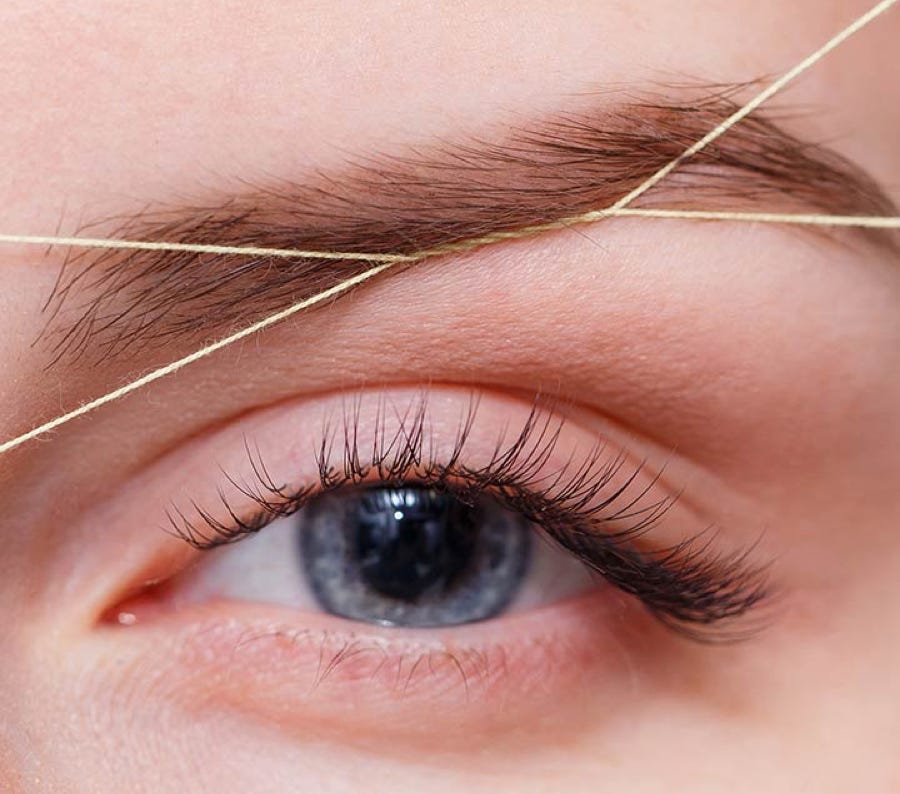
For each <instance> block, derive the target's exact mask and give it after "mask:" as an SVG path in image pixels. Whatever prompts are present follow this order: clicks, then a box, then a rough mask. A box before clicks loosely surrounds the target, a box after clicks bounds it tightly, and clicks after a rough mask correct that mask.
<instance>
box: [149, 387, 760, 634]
mask: <svg viewBox="0 0 900 794" xmlns="http://www.w3.org/2000/svg"><path fill="white" fill-rule="evenodd" d="M360 406H361V403H360V401H359V399H357V400H356V401H355V402H354V404H353V406H352V408H351V409H349V410H347V408H346V406H345V411H344V415H343V420H342V423H341V425H340V426H339V427H330V426H328V425H326V427H325V428H323V433H322V437H321V442H320V444H319V445H318V448H317V451H316V453H315V455H316V470H317V476H318V482H317V483H315V484H306V485H303V486H301V487H299V488H297V489H291V488H290V487H289V486H288V485H286V484H282V483H280V482H278V481H276V479H275V478H274V477H273V475H272V473H271V472H270V470H269V468H268V467H267V465H266V463H265V461H264V459H263V456H262V453H261V451H260V450H259V448H258V446H251V443H250V441H249V440H248V439H246V438H245V440H244V447H245V451H246V453H247V455H248V458H249V463H250V472H251V477H252V480H253V482H250V481H248V480H239V479H237V478H236V477H234V476H232V475H230V474H228V473H227V472H224V471H223V474H224V476H225V478H226V480H227V481H228V483H229V484H230V485H231V486H232V487H234V488H235V489H237V491H238V492H239V493H240V494H241V495H242V496H243V497H246V498H247V499H249V500H250V501H252V502H253V503H254V504H255V510H254V512H253V513H251V514H250V515H246V514H242V513H241V511H239V510H236V509H235V508H234V507H233V506H232V505H231V503H230V502H229V500H228V498H227V497H226V495H225V492H224V489H222V488H221V487H220V488H219V489H218V495H219V499H220V500H221V505H222V507H223V508H224V511H225V518H224V519H220V518H216V517H215V516H214V515H213V511H211V510H209V509H205V508H203V507H201V506H200V505H198V504H196V503H192V505H191V506H192V509H193V511H194V514H195V517H191V518H189V517H188V516H187V515H186V514H185V511H184V510H182V509H179V508H178V507H175V506H174V505H173V507H172V509H171V510H170V511H169V512H168V514H167V515H168V518H169V521H170V526H169V527H167V528H165V530H166V531H168V532H170V534H174V535H175V536H176V537H178V538H180V539H182V540H184V541H185V542H187V543H188V544H189V545H191V546H192V547H194V548H195V549H198V550H208V549H213V548H216V547H218V546H222V545H227V544H232V543H235V542H238V541H240V540H242V539H244V538H246V537H248V536H250V535H253V534H255V533H257V532H260V531H262V530H264V529H265V528H266V527H267V526H268V525H269V524H270V523H271V522H272V521H274V520H276V519H278V518H283V517H285V516H289V515H291V514H293V513H295V512H297V511H299V510H301V509H302V508H303V507H305V506H306V505H307V504H308V503H309V502H310V501H311V500H312V499H314V498H316V497H317V496H319V495H321V494H324V493H327V492H337V491H340V490H341V489H343V488H353V487H366V486H378V485H391V486H393V487H399V486H401V485H408V484H416V485H419V486H424V487H429V488H434V489H437V490H443V491H445V492H448V493H451V494H452V495H454V496H455V497H456V498H458V499H460V500H461V501H464V502H471V501H473V500H474V499H476V498H478V497H479V496H482V495H484V494H489V495H491V496H493V497H494V498H495V499H497V501H498V502H499V503H500V504H502V505H503V506H504V507H506V508H507V509H510V510H512V511H515V512H518V513H520V514H521V515H523V516H524V517H525V518H526V519H527V520H529V521H530V522H532V523H533V524H536V525H537V526H538V527H539V528H540V529H541V530H542V532H543V534H544V535H546V536H547V537H548V538H549V539H550V540H551V541H553V542H554V543H555V544H556V545H558V546H560V547H561V548H562V549H564V550H566V551H568V552H569V553H570V554H572V555H574V556H575V557H577V558H578V559H579V560H580V561H581V562H583V563H584V564H585V565H586V566H587V567H588V568H589V569H590V570H592V571H594V572H595V573H598V574H599V575H600V576H602V577H603V578H604V579H605V580H606V581H608V582H609V583H611V584H612V585H613V586H615V587H617V588H618V589H619V590H621V591H623V592H626V593H629V594H631V595H633V596H635V597H636V598H637V599H639V600H640V601H641V602H642V603H643V604H644V606H645V607H646V608H647V609H648V610H649V611H650V612H651V613H652V614H653V615H654V616H655V617H657V618H658V619H659V620H660V621H661V622H662V623H664V624H665V625H667V626H669V627H670V628H673V629H674V630H676V631H678V632H680V633H682V634H684V635H686V636H688V637H691V638H693V639H698V640H703V641H722V640H733V639H740V638H742V637H744V636H748V635H749V634H750V633H751V632H750V631H749V630H745V629H741V628H739V627H738V628H736V626H735V624H736V622H737V620H738V619H739V618H742V617H744V616H745V615H747V614H748V613H749V612H750V611H751V610H753V609H754V608H755V607H756V606H758V605H759V604H760V603H762V602H765V601H768V600H769V599H770V596H771V594H772V589H771V588H770V586H769V582H768V571H767V567H768V566H758V565H755V564H752V563H750V562H749V561H748V560H749V554H750V551H752V549H750V550H746V551H742V552H740V553H738V554H732V555H730V556H723V555H719V554H717V553H715V552H714V551H712V549H711V545H712V541H713V539H714V533H711V532H710V530H709V529H706V530H703V531H701V532H700V533H698V534H696V535H694V536H693V537H690V538H688V539H685V540H683V541H680V542H678V543H676V544H674V545H671V546H669V547H665V548H661V549H656V550H653V551H647V550H644V549H640V548H638V547H637V546H636V545H635V541H638V540H639V539H641V538H642V537H643V536H644V535H645V534H646V533H647V532H649V531H650V530H651V529H652V528H653V527H655V526H656V525H658V524H659V523H660V522H661V520H662V519H663V517H664V516H665V515H666V513H667V512H668V511H669V509H670V508H671V507H672V506H673V505H674V503H675V501H676V500H677V499H678V498H679V496H680V494H674V495H671V494H670V495H667V496H664V497H660V498H657V499H653V498H651V499H648V498H647V497H648V496H651V497H652V493H651V492H652V490H653V489H654V487H655V486H656V485H657V483H658V482H659V479H660V476H661V472H660V473H659V474H657V475H656V476H654V477H652V478H651V479H650V482H649V483H648V484H646V485H638V484H637V479H638V477H639V475H640V474H641V472H642V471H643V470H644V467H645V464H644V463H641V464H639V465H638V466H636V467H635V469H634V470H633V471H630V472H625V471H624V466H625V464H626V461H627V455H626V452H625V451H624V450H619V451H616V452H611V451H610V450H609V449H608V447H607V445H606V443H605V442H603V441H602V440H601V441H598V443H597V444H596V445H595V446H594V448H593V449H591V450H590V452H589V453H588V454H587V455H586V456H584V458H583V459H578V460H576V459H575V458H574V457H573V456H570V457H569V458H568V460H567V462H566V463H564V464H563V465H561V466H559V468H557V469H555V470H553V471H550V472H546V471H545V469H546V467H547V465H548V462H549V461H550V460H551V459H552V457H553V456H554V454H555V453H556V452H557V447H558V444H559V439H560V435H561V432H562V430H563V428H564V426H565V424H566V419H565V418H564V417H562V416H561V415H558V414H556V413H555V411H554V410H553V409H554V403H553V401H547V400H544V399H542V398H541V397H537V398H536V399H535V402H534V403H533V405H532V407H531V410H530V412H529V414H528V416H527V419H526V421H525V422H524V425H523V427H522V428H521V430H519V431H518V432H517V433H515V434H514V435H513V437H512V438H507V433H506V431H504V432H503V433H501V434H500V435H499V436H498V438H497V442H496V445H495V447H494V449H493V452H492V453H491V455H490V457H489V459H488V461H487V462H486V463H482V464H479V465H468V464H466V462H465V457H466V454H467V452H466V444H467V440H468V439H469V437H470V434H471V432H472V428H473V424H474V422H475V416H476V412H477V410H478V398H477V395H473V396H472V398H471V399H470V403H469V407H468V410H467V411H466V414H465V416H464V417H463V418H462V419H461V421H460V424H459V427H458V430H457V432H456V434H455V437H454V441H453V447H452V448H451V449H450V451H449V452H445V453H443V459H441V456H439V455H438V454H436V452H435V450H434V444H433V438H432V436H431V435H430V433H429V427H428V424H427V395H425V394H423V395H422V396H421V398H420V399H419V400H418V401H417V402H416V403H414V404H413V403H411V404H410V405H409V406H408V407H407V408H406V410H404V411H403V413H402V415H396V414H395V416H394V419H395V420H396V421H397V425H398V426H397V429H396V431H395V432H393V433H392V434H388V433H387V432H386V424H387V422H386V418H387V412H388V410H389V409H388V406H387V405H385V404H384V403H383V402H379V405H378V412H377V414H376V416H375V420H374V439H375V440H374V443H373V444H372V446H371V447H368V446H367V447H365V448H362V447H361V445H360V441H359V439H360V435H361V433H360V430H361V427H360ZM394 410H396V408H394ZM507 430H508V429H507ZM335 455H337V457H338V460H337V462H335V461H334V460H333V458H334V456H335ZM197 520H199V524H197V523H195V522H196V521H197ZM201 525H202V526H201Z"/></svg>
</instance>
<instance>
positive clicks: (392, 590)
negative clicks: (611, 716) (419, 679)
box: [179, 484, 597, 627]
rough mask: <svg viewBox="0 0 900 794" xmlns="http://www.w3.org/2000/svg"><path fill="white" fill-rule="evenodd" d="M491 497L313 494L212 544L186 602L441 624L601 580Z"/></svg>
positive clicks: (378, 490) (394, 490)
mask: <svg viewBox="0 0 900 794" xmlns="http://www.w3.org/2000/svg"><path fill="white" fill-rule="evenodd" d="M539 529H540V528H539V527H536V526H535V525H534V524H533V523H532V522H530V521H528V520H527V519H525V518H524V517H523V516H522V515H521V514H519V513H516V512H515V511H512V510H509V509H507V508H504V507H503V506H502V505H500V504H499V502H498V501H497V500H496V499H495V498H493V497H490V496H486V495H481V496H479V497H476V498H474V499H469V498H466V499H463V498H461V497H460V496H458V495H456V494H454V493H453V492H452V491H449V490H446V489H444V490H438V489H435V488H423V487H421V486H417V485H414V484H407V485H401V486H391V487H365V488H350V489H344V490H342V491H341V492H337V493H329V494H325V495H323V496H319V497H317V498H314V499H312V500H311V501H310V502H309V504H308V505H306V506H305V507H303V508H301V509H300V510H299V511H297V512H296V513H295V514H294V515H292V516H290V517H288V518H282V519H278V520H276V521H274V522H273V523H272V524H271V525H269V526H268V527H266V529H265V530H264V531H261V532H259V533H258V534H257V535H255V536H254V537H252V538H248V539H247V540H245V541H244V542H242V543H241V544H240V546H239V547H237V548H232V547H231V546H230V545H229V546H227V547H225V548H221V549H217V550H215V551H213V552H212V553H211V557H213V559H208V560H204V561H203V564H202V565H200V566H198V567H197V568H195V569H194V570H193V571H192V572H191V574H190V577H189V579H188V581H186V582H184V583H182V584H181V585H180V587H181V594H180V596H179V598H180V599H181V601H182V603H188V602H203V601H207V600H209V599H211V598H229V599H257V600H260V601H267V602H274V603H279V604H284V605H285V606H290V607H294V608H301V609H304V610H313V609H321V610H323V611H325V612H326V613H329V614H332V615H335V616H339V617H343V618H348V619H351V620H357V621H362V622H365V623H373V624H378V625H382V626H397V627H442V626H453V625H460V624H466V623H472V622H475V621H483V620H488V619H492V618H496V617H498V616H499V615H502V614H504V613H506V612H510V611H516V610H520V609H526V608H535V607H538V606H543V605H545V604H547V603H552V602H554V601H557V600H559V599H561V598H566V597H570V596H572V595H576V594H577V593H579V592H584V591H586V590H587V589H589V588H592V587H596V584H597V583H596V581H595V580H594V578H593V577H591V575H590V574H589V572H588V570H587V568H586V567H585V566H584V565H583V564H581V563H580V562H579V561H578V560H576V559H573V557H572V555H571V554H568V553H566V552H564V551H563V550H562V549H560V548H558V547H557V546H554V545H551V544H550V543H548V542H546V540H545V539H544V538H542V537H540V535H539V534H538V532H539Z"/></svg>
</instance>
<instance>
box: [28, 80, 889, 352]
mask: <svg viewBox="0 0 900 794" xmlns="http://www.w3.org/2000/svg"><path fill="white" fill-rule="evenodd" d="M746 87H747V86H746V85H744V84H741V85H731V86H713V87H705V88H700V87H694V88H692V89H685V88H681V89H678V93H679V94H681V95H682V96H680V98H679V99H677V100H667V99H665V98H661V97H657V96H650V97H645V98H631V99H629V100H628V101H625V102H622V103H620V104H618V105H616V106H613V107H610V106H608V105H606V106H603V105H602V104H601V105H599V106H598V105H597V103H596V102H591V103H590V104H587V105H586V107H582V108H578V109H573V110H569V111H563V112H558V113H555V114H552V115H546V116H544V117H542V118H538V119H536V120H534V121H531V122H529V123H525V124H518V125H515V126H512V127H511V128H510V129H508V131H507V132H506V133H505V134H503V135H501V136H498V138H497V139H496V140H491V139H486V138H484V137H477V138H476V137H469V138H468V139H463V140H461V141H458V142H455V143H447V142H437V143H434V144H431V145H428V146H421V145H420V146H409V147H407V148H406V149H405V150H403V151H402V152H401V153H392V154H391V153H387V154H373V155H368V156H363V155H358V156H357V157H356V158H355V159H353V160H351V161H349V162H348V163H347V164H346V165H345V166H344V167H342V168H341V169H340V170H339V171H337V172H323V171H317V172H314V173H312V174H309V175H308V177H307V178H306V179H305V180H303V181H294V180H286V179H282V180H270V181H268V182H267V183H266V184H264V185H248V184H246V183H241V187H240V189H239V190H237V191H235V192H234V193H232V194H230V195H220V196H216V197H213V198H211V199H209V200H207V201H205V202H202V203H198V204H197V205H195V206H181V207H169V206H164V205H158V206H151V207H148V208H146V209H144V210H143V211H141V212H139V213H137V214H134V215H129V216H123V217H117V218H107V219H104V220H102V221H99V222H96V223H93V224H89V225H84V226H82V227H81V229H80V230H79V231H85V230H87V229H92V228H97V227H102V228H104V229H105V230H107V233H111V234H112V235H115V236H117V237H123V238H131V239H140V240H146V241H165V242H176V243H179V242H183V243H200V244H217V245H229V246H256V247H265V248H307V249H315V250H334V251H345V252H368V253H385V254H405V253H413V252H416V251H421V250H424V249H428V248H433V247H438V246H443V245H447V244H452V243H454V242H458V241H463V240H467V239H470V238H473V237H477V236H479V235H483V234H488V233H492V232H496V231H504V230H514V229H517V228H521V227H523V226H530V225H534V224H539V223H544V222H548V221H554V220H557V219H559V218H564V217H567V216H570V215H573V214H577V213H580V212H584V211H587V210H591V209H594V208H595V207H597V206H604V205H605V204H607V203H609V202H610V201H612V200H615V199H617V198H618V197H619V196H621V195H622V194H625V193H627V192H628V191H629V190H631V189H633V188H634V187H636V186H637V185H639V184H640V183H641V182H643V181H644V180H645V179H646V178H647V177H648V176H650V175H652V174H653V173H654V172H655V171H657V170H658V169H660V168H661V167H663V166H665V165H666V164H667V163H668V162H670V161H671V160H673V159H674V158H676V157H678V155H679V154H681V153H682V152H683V151H684V150H685V149H686V148H687V147H688V146H690V144H692V143H693V142H694V141H695V140H696V139H697V138H698V137H700V136H701V135H702V134H703V133H705V132H706V131H708V130H709V129H710V128H712V127H714V126H715V125H716V124H718V123H720V122H721V121H722V120H723V119H725V118H727V117H728V116H730V115H731V114H732V113H734V112H735V110H737V109H738V108H739V107H740V104H739V103H737V102H735V99H734V97H735V96H736V95H738V94H739V93H740V92H741V91H742V90H743V89H745V88H746ZM784 115H785V112H784V111H782V113H781V115H780V116H779V115H776V114H773V113H772V112H771V111H769V112H768V113H766V114H764V113H762V112H757V114H755V115H754V116H751V117H748V118H746V119H744V120H743V122H742V124H741V125H740V126H738V127H736V128H733V129H732V130H729V132H728V133H727V134H726V135H724V136H722V137H721V138H719V139H718V140H716V141H715V142H714V143H712V144H711V145H710V146H708V147H706V148H705V149H704V150H703V151H701V152H700V153H698V154H697V155H696V156H695V157H694V158H692V159H691V160H688V161H687V162H685V163H684V164H682V165H681V167H680V168H679V169H678V170H676V171H674V172H673V173H672V174H671V175H670V176H669V177H668V179H666V180H665V181H664V182H663V183H662V184H660V185H659V186H657V187H655V188H654V189H653V190H651V191H649V192H648V193H646V194H645V195H644V196H642V197H641V199H640V200H639V201H637V202H635V205H634V206H635V207H638V208H653V207H660V206H665V207H666V208H678V209H703V210H711V209H716V208H722V209H728V210H741V209H746V208H758V207H759V206H761V205H762V206H764V207H765V209H766V210H767V211H776V210H778V211H794V210H810V209H813V210H817V211H821V212H826V213H829V214H838V215H888V214H892V213H893V212H894V211H895V208H894V206H893V203H892V202H891V201H890V199H889V198H888V197H887V196H886V195H885V194H884V192H883V191H882V190H881V189H880V188H879V186H878V184H877V183H876V182H875V180H873V179H872V178H871V177H870V176H868V175H867V174H866V173H865V172H864V171H863V170H862V169H861V168H859V167H858V166H856V165H855V164H853V163H852V162H850V161H849V160H847V159H846V158H844V157H842V156H840V155H838V154H836V153H834V152H833V151H831V150H829V149H827V148H825V147H824V146H822V145H820V144H818V143H813V142H810V141H803V140H801V139H799V138H797V137H796V136H794V135H792V134H790V133H788V132H786V131H785V130H784V129H783V128H782V127H781V126H780V124H779V121H780V119H781V118H782V117H783V116H784ZM110 230H111V232H110ZM855 233H858V234H866V235H867V236H870V237H872V236H875V235H878V236H880V239H885V237H886V233H884V232H874V231H873V230H855ZM890 239H891V240H893V238H892V237H891V238H890ZM369 267H371V263H367V262H354V261H345V260H329V259H318V260H312V259H306V258H296V259H277V258H275V257H271V256H262V255H261V256H253V257H240V258H235V257H228V256H221V255H213V254H208V253H197V252H189V251H141V250H139V251H122V250H104V251H99V252H98V251H91V250H80V251H75V252H73V251H70V252H69V254H68V256H67V257H66V259H65V261H64V263H63V267H62V272H61V273H60V277H59V279H58V281H57V284H56V287H55V288H54V291H53V294H52V295H51V296H50V298H49V299H48V301H47V307H46V308H47V312H48V323H47V326H46V328H45V331H44V332H43V334H42V336H41V340H42V341H46V342H47V343H48V344H49V346H50V351H51V356H52V363H56V362H57V361H59V360H60V359H62V358H64V357H72V358H74V359H77V360H82V361H87V362H93V363H99V362H101V361H102V362H105V361H108V360H109V359H110V358H113V357H116V356H119V355H125V354H127V355H129V356H131V355H134V354H135V353H137V352H140V351H143V350H152V349H154V348H156V347H159V346H164V345H167V344H171V343H173V342H175V341H176V340H177V341H179V342H181V341H191V342H194V341H198V340H204V339H210V338H214V337H215V336H216V335H218V334H220V333H221V332H223V331H229V330H233V329H235V328H237V327H240V326H242V325H245V324H247V323H248V322H252V321H253V320H254V319H255V318H257V317H260V316H264V315H265V314H268V313H270V312H272V311H277V310H278V309H279V308H282V307H284V306H286V305H289V304H291V303H294V302H296V301H298V300H303V299H304V298H305V297H307V296H310V295H313V294H315V293H318V292H322V291H324V290H326V289H329V288H331V287H333V286H335V285H336V284H338V283H339V282H340V281H342V280H344V279H346V278H348V277H350V276H353V275H355V274H358V273H361V272H362V271H364V270H366V269H368V268H369ZM395 269H397V268H395Z"/></svg>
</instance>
